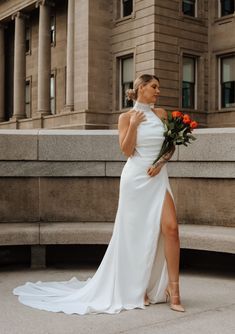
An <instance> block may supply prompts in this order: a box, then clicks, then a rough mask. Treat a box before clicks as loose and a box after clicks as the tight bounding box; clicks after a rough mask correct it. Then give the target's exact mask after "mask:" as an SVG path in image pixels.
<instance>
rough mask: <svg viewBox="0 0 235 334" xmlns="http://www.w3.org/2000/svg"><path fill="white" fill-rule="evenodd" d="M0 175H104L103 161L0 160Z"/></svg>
mask: <svg viewBox="0 0 235 334" xmlns="http://www.w3.org/2000/svg"><path fill="white" fill-rule="evenodd" d="M0 175H1V177H100V176H102V177H104V176H105V162H104V161H0Z"/></svg>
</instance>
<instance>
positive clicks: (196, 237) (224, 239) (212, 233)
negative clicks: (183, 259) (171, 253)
mask: <svg viewBox="0 0 235 334" xmlns="http://www.w3.org/2000/svg"><path fill="white" fill-rule="evenodd" d="M179 232H180V245H181V248H189V249H199V250H208V251H214V252H224V253H232V254H235V233H234V232H235V228H233V227H223V226H205V225H188V224H180V225H179Z"/></svg>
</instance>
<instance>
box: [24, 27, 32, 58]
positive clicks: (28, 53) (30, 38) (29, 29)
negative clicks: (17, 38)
mask: <svg viewBox="0 0 235 334" xmlns="http://www.w3.org/2000/svg"><path fill="white" fill-rule="evenodd" d="M31 29H32V28H31V26H30V25H29V24H26V26H25V54H26V55H31V50H32V31H31ZM27 31H28V32H29V39H28V41H29V49H28V50H27V49H26V45H27Z"/></svg>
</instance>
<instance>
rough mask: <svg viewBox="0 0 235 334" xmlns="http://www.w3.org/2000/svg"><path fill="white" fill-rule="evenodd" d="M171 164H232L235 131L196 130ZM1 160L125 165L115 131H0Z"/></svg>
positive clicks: (220, 129)
mask: <svg viewBox="0 0 235 334" xmlns="http://www.w3.org/2000/svg"><path fill="white" fill-rule="evenodd" d="M193 133H194V135H195V137H196V138H197V140H196V141H195V142H193V143H192V144H191V145H189V146H188V147H184V146H183V145H181V146H178V147H177V150H176V152H175V153H174V155H173V157H172V159H171V161H203V162H206V161H208V162H209V161H211V162H212V161H217V162H226V161H235V153H234V152H235V128H209V129H196V130H194V132H193ZM0 160H5V161H7V160H23V161H24V160H40V161H119V162H121V161H125V160H126V157H125V156H124V155H123V154H122V152H121V151H120V148H119V144H118V130H0Z"/></svg>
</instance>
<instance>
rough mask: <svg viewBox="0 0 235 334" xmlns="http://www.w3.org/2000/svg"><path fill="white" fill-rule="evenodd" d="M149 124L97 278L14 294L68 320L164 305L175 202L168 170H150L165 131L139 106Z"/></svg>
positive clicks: (141, 131) (125, 179)
mask: <svg viewBox="0 0 235 334" xmlns="http://www.w3.org/2000/svg"><path fill="white" fill-rule="evenodd" d="M134 109H135V110H140V111H143V112H144V114H145V116H146V121H143V122H142V123H140V125H139V126H138V128H137V142H136V148H135V151H134V154H133V155H132V156H131V157H129V158H128V159H127V162H126V164H125V165H124V168H123V170H122V173H121V178H120V190H119V202H118V209H117V213H116V219H115V223H114V228H113V233H112V237H111V240H110V243H109V245H108V247H107V250H106V252H105V254H104V257H103V259H102V261H101V263H100V265H99V267H98V269H97V271H96V272H95V274H94V276H93V277H92V278H91V277H89V278H88V279H87V280H86V281H79V280H78V279H77V278H75V277H73V278H71V280H69V281H62V282H41V281H38V282H36V283H31V282H27V283H26V284H24V285H23V286H19V287H17V288H15V289H14V290H13V293H14V294H15V295H18V296H19V297H18V298H19V301H20V302H21V303H22V304H25V305H27V306H30V307H34V308H37V309H40V310H47V311H52V312H64V313H66V314H73V313H76V314H80V315H83V314H98V313H110V314H111V313H119V312H120V311H121V310H130V309H134V308H141V309H145V308H146V306H145V305H144V296H145V292H147V295H148V298H149V300H150V303H153V304H155V303H160V302H164V301H165V295H164V292H165V288H166V286H167V283H168V272H167V265H166V259H165V255H164V243H163V236H162V232H161V225H160V221H161V212H162V207H163V203H164V199H165V194H166V191H167V190H168V191H169V193H170V194H171V196H172V199H173V201H174V197H173V194H172V191H171V187H170V184H169V180H168V174H167V168H166V165H164V166H163V167H162V169H161V171H160V172H159V173H158V174H157V175H156V176H154V177H150V176H149V175H148V174H147V169H148V167H149V166H150V165H151V163H152V162H153V160H154V159H155V158H156V157H157V154H158V153H159V151H160V148H161V146H162V143H163V141H164V136H163V133H164V125H163V123H162V121H161V120H160V118H159V117H158V116H156V115H155V114H154V113H153V111H152V110H151V107H150V105H148V104H142V103H139V102H136V103H135V105H134Z"/></svg>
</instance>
